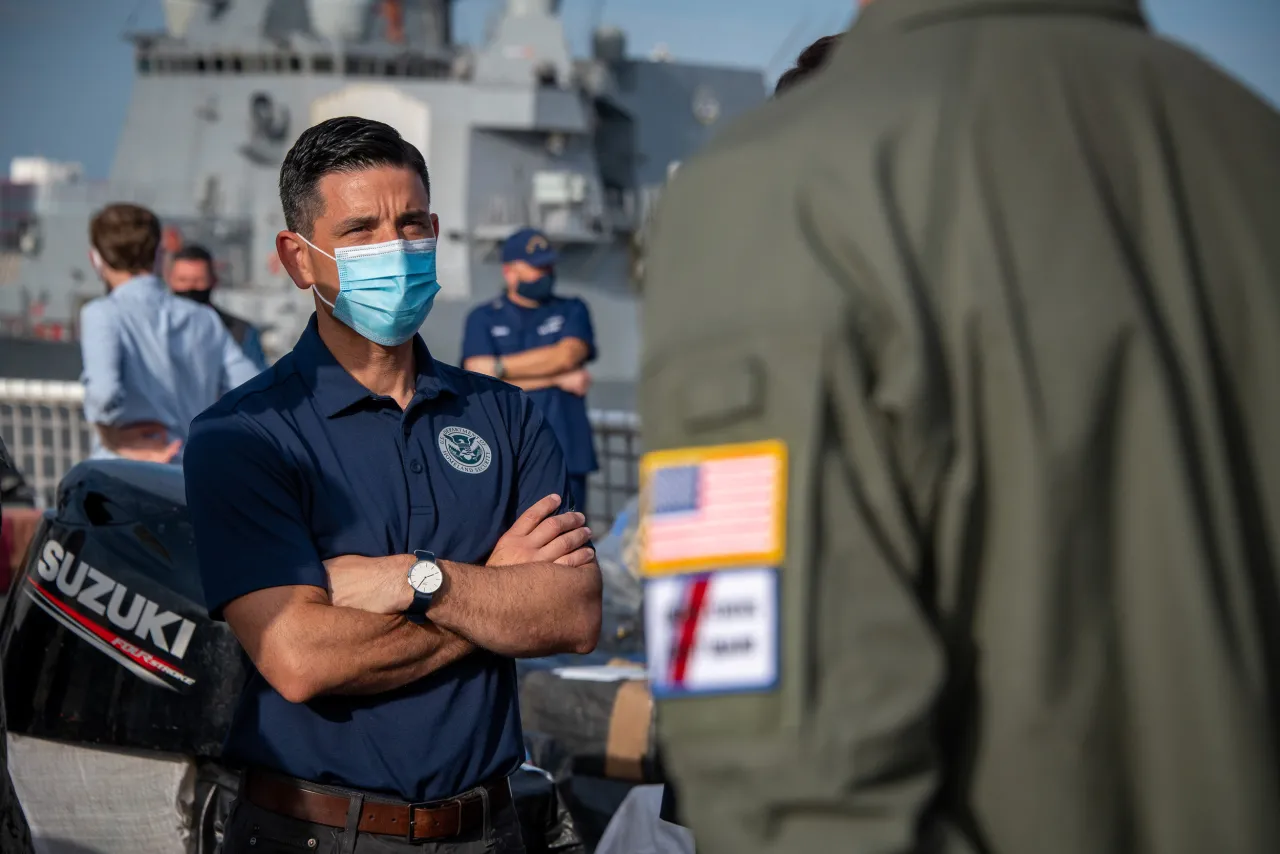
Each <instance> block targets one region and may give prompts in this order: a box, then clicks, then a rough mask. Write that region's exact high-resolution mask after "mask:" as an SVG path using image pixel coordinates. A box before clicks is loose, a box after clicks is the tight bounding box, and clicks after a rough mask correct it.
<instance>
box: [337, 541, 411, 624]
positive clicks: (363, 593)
mask: <svg viewBox="0 0 1280 854" xmlns="http://www.w3.org/2000/svg"><path fill="white" fill-rule="evenodd" d="M416 560H417V558H415V557H414V556H413V555H391V556H390V557H361V556H359V555H341V556H339V557H331V558H329V559H328V560H326V561H325V562H324V568H325V570H326V571H328V573H329V601H330V602H332V603H333V604H334V605H336V606H338V607H339V608H356V609H358V610H361V611H368V612H370V613H373V614H401V613H404V611H405V610H406V609H407V608H408V607H409V606H410V605H412V604H413V588H412V587H410V586H409V567H411V566H413V564H414V561H416Z"/></svg>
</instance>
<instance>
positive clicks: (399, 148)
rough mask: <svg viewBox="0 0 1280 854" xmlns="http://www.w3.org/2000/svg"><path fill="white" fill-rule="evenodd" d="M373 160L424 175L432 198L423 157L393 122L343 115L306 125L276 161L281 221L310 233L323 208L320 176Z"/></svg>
mask: <svg viewBox="0 0 1280 854" xmlns="http://www.w3.org/2000/svg"><path fill="white" fill-rule="evenodd" d="M375 166H404V167H406V168H409V169H412V170H413V171H414V172H417V173H418V175H420V176H421V177H422V186H423V187H424V188H425V189H426V191H427V197H428V198H430V196H431V176H430V175H428V174H427V161H426V160H424V159H423V157H422V152H420V151H418V149H417V148H415V147H414V146H413V145H412V144H411V143H409V142H406V141H405V139H404V138H403V137H402V136H400V133H399V131H397V130H396V129H395V128H393V127H392V126H391V125H388V124H384V123H382V122H375V121H373V120H372V119H362V118H359V117H357V116H343V117H341V118H337V119H329V120H327V121H323V122H321V123H320V124H318V125H315V126H314V127H310V128H307V129H306V130H305V131H303V133H302V136H300V137H298V141H297V142H295V143H294V144H293V148H291V149H289V153H288V154H286V155H285V157H284V165H283V166H281V167H280V205H281V207H283V208H284V224H285V227H286V228H288V229H289V230H290V231H296V232H297V233H298V234H301V235H303V236H304V237H311V236H312V229H313V227H314V225H315V220H316V217H317V216H320V215H321V214H322V213H323V209H322V208H321V207H320V203H321V200H320V194H319V192H318V191H317V189H316V188H317V186H318V185H319V183H320V179H321V178H323V177H324V176H325V175H329V174H332V173H334V172H356V171H359V170H361V169H371V168H373V167H375Z"/></svg>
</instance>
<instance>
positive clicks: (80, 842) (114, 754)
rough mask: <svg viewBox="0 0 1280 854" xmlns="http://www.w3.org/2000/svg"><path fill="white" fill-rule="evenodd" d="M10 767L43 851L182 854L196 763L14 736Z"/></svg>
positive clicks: (45, 853) (39, 851) (60, 853)
mask: <svg viewBox="0 0 1280 854" xmlns="http://www.w3.org/2000/svg"><path fill="white" fill-rule="evenodd" d="M9 771H10V773H11V774H12V776H13V787H14V789H15V790H16V791H17V794H18V799H19V800H20V801H21V803H22V808H23V810H24V811H25V812H26V814H27V821H28V822H29V823H30V825H31V835H32V837H33V839H34V842H35V850H36V854H182V852H184V851H186V850H187V844H188V839H189V838H190V836H191V822H192V813H193V810H192V802H193V801H194V799H195V780H196V766H195V763H194V762H193V761H192V760H190V759H188V758H186V757H182V756H173V755H170V754H163V753H145V752H142V751H137V752H130V751H122V750H102V749H98V748H93V747H87V746H84V745H74V744H66V743H63V742H59V741H49V740H47V739H43V738H32V737H31V736H25V735H15V734H13V733H10V734H9Z"/></svg>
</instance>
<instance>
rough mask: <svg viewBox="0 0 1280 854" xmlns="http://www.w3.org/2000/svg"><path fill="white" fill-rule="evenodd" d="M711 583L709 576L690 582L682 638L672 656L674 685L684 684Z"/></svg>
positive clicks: (672, 681)
mask: <svg viewBox="0 0 1280 854" xmlns="http://www.w3.org/2000/svg"><path fill="white" fill-rule="evenodd" d="M710 584H711V579H710V578H708V577H707V576H702V577H701V578H695V579H694V580H693V581H692V582H691V583H690V584H689V601H688V604H687V605H686V606H685V609H684V619H683V620H682V621H681V623H680V639H679V640H678V641H677V642H676V649H675V654H674V655H673V656H672V657H671V684H672V685H683V684H684V676H685V671H686V670H688V668H689V656H690V655H692V654H693V644H694V641H695V640H696V639H697V635H698V620H699V619H701V617H702V608H703V605H705V604H706V601H707V587H708V586H709V585H710Z"/></svg>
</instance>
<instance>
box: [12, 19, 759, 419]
mask: <svg viewBox="0 0 1280 854" xmlns="http://www.w3.org/2000/svg"><path fill="white" fill-rule="evenodd" d="M559 11H560V10H559V3H558V2H553V0H509V2H507V4H506V6H505V8H504V9H502V10H501V12H500V14H499V15H498V16H497V17H496V18H495V19H494V20H493V21H492V22H491V26H490V27H489V35H488V38H487V40H486V42H485V43H484V44H482V45H478V46H474V47H470V46H464V45H459V44H455V43H454V42H453V41H452V39H451V35H450V34H451V31H452V13H453V5H452V3H451V2H450V0H399V2H394V0H393V2H386V0H384V1H383V2H371V0H206V2H201V3H194V2H191V0H170V2H167V3H166V31H165V32H163V33H140V34H134V35H133V36H132V39H133V41H134V43H135V45H136V54H135V56H136V79H135V82H134V88H133V96H132V101H131V103H130V107H129V112H128V115H127V117H126V121H125V124H124V130H123V132H122V133H121V136H120V139H119V144H118V147H117V150H116V156H115V162H114V165H113V168H112V170H111V176H110V179H109V180H108V181H107V182H105V183H98V184H88V183H83V182H80V183H75V182H72V183H62V184H53V185H50V186H47V187H42V188H40V189H39V191H38V192H36V193H35V195H34V216H33V217H29V218H28V221H27V222H25V223H24V227H23V229H22V235H21V238H22V239H21V241H20V243H21V245H20V246H15V247H14V249H15V252H13V253H10V254H9V257H8V259H7V261H8V265H7V267H5V266H3V265H0V276H2V277H3V278H7V279H8V281H7V282H5V283H4V284H3V286H0V315H8V316H9V317H10V318H13V317H14V316H16V315H20V314H21V313H23V312H27V311H28V310H29V306H30V304H31V303H32V301H33V300H37V299H38V301H39V303H40V306H41V310H42V317H43V319H44V320H45V321H46V322H48V321H56V322H61V323H69V322H72V321H74V318H75V317H76V315H77V313H78V308H79V306H80V304H82V303H83V301H84V300H86V299H88V298H91V297H93V296H96V295H97V294H99V293H100V292H101V285H100V284H99V283H98V282H97V280H96V277H95V276H94V274H93V272H92V270H91V269H90V267H89V263H88V258H87V252H88V245H87V220H88V217H89V216H90V215H91V214H92V212H93V211H94V210H96V209H97V208H99V207H101V206H102V205H104V204H107V203H109V202H112V201H133V202H137V203H140V204H144V205H147V206H149V207H151V208H152V209H154V210H155V211H156V212H157V213H158V214H159V215H160V216H161V218H162V219H163V221H164V223H165V225H166V227H167V229H169V231H168V233H167V234H166V242H167V243H169V244H172V245H175V246H176V245H177V244H178V243H180V242H181V241H182V240H190V241H198V242H201V243H205V244H207V245H209V246H210V247H211V248H212V249H213V250H214V251H215V254H216V255H217V257H218V258H219V260H220V262H221V263H222V265H223V270H222V278H223V279H224V281H225V282H226V283H227V284H226V285H225V286H224V287H223V288H222V289H221V290H220V292H219V295H218V297H217V299H218V301H219V302H220V304H222V305H223V306H224V307H225V308H227V309H228V310H230V311H232V312H233V313H236V314H240V315H241V316H244V317H246V318H248V319H250V320H252V321H254V322H256V323H258V324H260V325H261V326H262V327H263V328H264V344H265V345H266V347H267V349H268V350H269V351H270V352H271V353H273V354H275V355H278V354H279V353H281V352H283V351H285V350H287V349H288V348H289V347H291V346H292V344H293V341H294V340H295V339H296V336H297V335H298V333H299V332H300V330H301V327H302V325H303V324H304V323H305V320H306V318H307V317H308V316H309V314H310V312H311V310H312V303H311V298H310V296H309V295H308V294H306V293H304V292H300V291H298V290H297V289H296V288H294V287H293V285H292V283H291V282H290V281H289V280H288V278H287V276H286V275H285V274H284V272H283V271H282V270H281V269H280V265H279V262H278V260H277V259H276V257H275V250H274V241H275V235H276V233H277V232H278V231H279V230H280V229H282V228H283V227H284V221H283V216H282V214H281V212H280V204H279V200H278V197H277V193H276V180H277V176H278V173H279V168H280V163H281V160H282V159H283V157H284V154H285V152H286V151H288V149H289V147H290V145H292V143H293V141H294V140H295V139H297V137H298V135H299V134H300V133H301V132H302V131H303V130H304V129H305V128H307V127H309V126H310V125H312V124H315V123H316V122H319V121H322V120H324V119H326V118H330V117H333V116H341V115H360V116H365V117H368V118H374V119H379V120H382V121H386V122H388V123H389V124H391V125H393V126H395V127H396V128H397V129H398V130H399V131H400V132H401V133H402V134H403V135H404V136H405V138H406V139H408V140H410V141H411V142H413V143H414V144H415V145H416V146H418V148H420V149H421V150H422V152H423V154H424V155H425V156H426V159H427V163H428V165H429V167H430V169H431V177H432V188H431V189H432V207H433V210H434V211H435V212H436V213H438V215H439V217H440V222H441V234H440V243H439V274H440V281H441V284H442V286H443V291H442V293H441V296H440V297H439V298H438V299H437V302H436V308H435V310H434V311H433V313H432V315H431V317H430V318H429V319H428V321H427V324H426V326H425V328H424V334H425V336H426V337H427V340H428V342H429V343H430V344H431V346H432V348H433V350H434V351H435V352H436V353H437V355H438V356H439V357H440V358H443V359H446V360H449V361H452V360H456V359H457V358H458V350H459V343H460V338H461V334H462V326H463V319H464V316H465V313H466V312H467V311H468V310H469V309H470V307H471V306H473V305H474V304H476V303H477V302H479V301H481V300H483V299H486V298H488V297H490V296H496V295H497V293H498V291H499V288H500V282H501V277H500V270H499V265H498V263H497V260H496V247H497V244H498V243H499V242H500V241H501V240H502V239H503V238H505V237H506V236H507V235H508V234H509V233H511V232H512V231H514V230H515V229H516V228H518V227H520V226H522V225H526V224H529V225H534V226H537V227H539V228H542V229H543V230H544V231H546V232H547V233H548V235H549V236H550V237H551V238H552V239H553V240H554V241H555V243H556V244H557V245H558V247H559V248H560V250H561V253H562V258H563V260H562V263H561V266H560V271H559V272H560V276H559V278H560V282H561V283H562V284H561V286H560V287H561V289H562V291H563V292H565V293H570V294H576V295H579V296H583V297H584V298H586V299H587V300H588V302H589V304H590V305H591V308H592V310H593V314H594V318H595V322H596V325H597V337H598V338H599V344H600V348H599V349H600V361H599V363H598V364H597V370H596V374H597V378H598V379H599V380H603V381H605V382H604V387H605V388H607V387H608V385H609V384H610V381H612V382H613V383H621V384H624V385H625V384H626V383H629V382H630V381H631V380H633V379H634V377H635V373H636V369H637V364H638V356H639V352H638V334H637V328H636V327H637V304H638V299H639V296H638V291H637V288H636V285H635V282H636V274H637V271H638V268H639V266H640V262H641V260H642V258H643V238H644V225H645V222H646V219H647V217H648V215H649V213H650V211H651V210H652V207H653V203H654V201H655V200H656V198H657V195H658V193H659V192H660V188H661V186H662V185H663V183H664V182H665V181H666V179H667V177H668V174H669V173H670V171H671V170H672V169H673V168H674V167H675V165H676V164H678V163H679V162H680V161H681V160H682V159H684V158H686V157H688V156H689V155H690V154H692V153H693V152H694V151H696V150H697V149H698V148H699V147H701V146H702V145H703V144H704V143H705V142H706V141H707V140H708V139H709V138H710V136H711V135H712V134H713V133H715V132H716V130H717V129H718V128H719V127H720V126H721V125H722V124H723V123H724V122H725V121H726V120H727V119H729V118H731V117H732V116H733V115H735V114H737V113H739V112H741V111H743V110H745V109H748V108H750V107H752V106H754V105H756V104H758V103H760V102H761V101H762V100H763V99H764V97H765V87H764V78H763V74H762V73H761V72H759V71H748V70H741V69H731V68H722V67H714V66H705V65H695V64H687V63H679V62H670V61H661V60H658V61H645V60H637V59H634V58H628V57H627V55H626V54H627V50H626V43H625V36H624V34H623V33H622V32H620V31H619V30H616V29H609V28H604V29H599V30H597V31H596V32H595V33H594V35H593V50H592V56H591V57H590V58H587V59H575V58H574V57H573V56H572V55H571V53H570V50H569V45H568V40H567V38H566V35H565V30H564V26H563V22H562V19H561V17H560V14H559ZM5 270H8V272H7V273H6V272H4V271H5ZM15 270H16V272H15ZM606 405H607V404H606Z"/></svg>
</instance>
